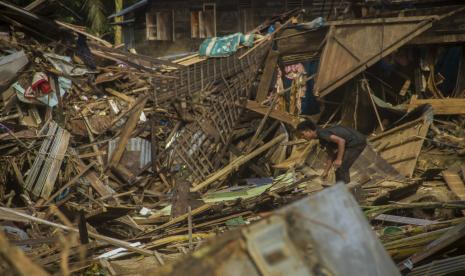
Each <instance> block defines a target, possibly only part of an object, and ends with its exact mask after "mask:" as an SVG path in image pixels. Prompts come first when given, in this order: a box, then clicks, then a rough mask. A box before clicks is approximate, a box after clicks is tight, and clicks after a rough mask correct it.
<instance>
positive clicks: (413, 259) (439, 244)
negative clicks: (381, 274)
mask: <svg viewBox="0 0 465 276" xmlns="http://www.w3.org/2000/svg"><path fill="white" fill-rule="evenodd" d="M464 236H465V223H462V224H459V225H457V226H454V227H452V228H451V229H449V230H448V231H447V232H445V233H444V234H443V235H442V236H440V237H439V238H438V239H436V240H434V241H433V242H431V243H430V244H428V245H427V246H425V247H424V248H423V249H422V250H420V251H419V252H417V253H415V254H413V255H412V256H410V257H409V258H407V259H406V260H404V261H402V262H401V263H399V264H398V265H397V267H398V268H399V270H400V271H403V270H405V269H407V268H408V269H410V270H411V269H412V268H413V266H414V265H415V264H416V263H418V262H420V261H422V260H424V259H426V258H428V257H429V256H431V255H433V254H435V253H437V252H438V251H439V250H441V249H444V248H446V247H447V246H449V245H451V244H453V243H454V242H456V241H457V240H459V239H460V238H463V237H464Z"/></svg>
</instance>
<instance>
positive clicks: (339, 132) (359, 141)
mask: <svg viewBox="0 0 465 276" xmlns="http://www.w3.org/2000/svg"><path fill="white" fill-rule="evenodd" d="M316 135H317V137H318V140H319V141H320V145H321V146H322V147H324V148H327V149H331V150H336V149H337V144H336V143H334V142H332V141H331V139H329V137H330V136H331V135H335V136H338V137H341V138H342V139H344V140H345V141H346V148H354V147H357V146H362V145H363V146H364V145H365V144H366V137H365V135H363V134H361V133H360V132H358V131H356V130H355V129H353V128H350V127H344V126H334V127H328V128H319V129H317V130H316Z"/></svg>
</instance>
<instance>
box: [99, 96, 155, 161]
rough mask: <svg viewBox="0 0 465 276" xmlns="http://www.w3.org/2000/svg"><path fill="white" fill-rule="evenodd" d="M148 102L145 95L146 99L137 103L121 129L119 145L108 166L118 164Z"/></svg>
mask: <svg viewBox="0 0 465 276" xmlns="http://www.w3.org/2000/svg"><path fill="white" fill-rule="evenodd" d="M146 102H147V97H145V99H143V100H142V102H140V103H139V104H138V105H137V107H135V109H134V111H133V112H132V114H131V115H130V116H129V118H128V120H127V121H126V124H125V125H124V127H123V128H122V129H121V132H120V137H119V140H118V145H117V146H116V149H115V151H114V152H113V154H112V155H111V158H110V161H109V163H108V167H112V166H116V165H117V164H118V163H119V161H120V160H121V157H123V153H124V151H125V149H126V144H127V142H128V140H129V138H131V135H132V131H133V130H134V129H135V128H136V126H137V123H138V122H139V118H140V114H141V113H142V110H143V109H144V106H145V103H146Z"/></svg>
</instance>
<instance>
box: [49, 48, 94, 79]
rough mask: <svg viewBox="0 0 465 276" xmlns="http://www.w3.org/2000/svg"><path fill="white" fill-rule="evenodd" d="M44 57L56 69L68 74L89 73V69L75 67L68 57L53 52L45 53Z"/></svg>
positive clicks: (79, 74)
mask: <svg viewBox="0 0 465 276" xmlns="http://www.w3.org/2000/svg"><path fill="white" fill-rule="evenodd" d="M44 57H45V58H46V59H47V60H48V61H49V62H50V63H51V64H52V65H53V67H55V69H57V70H58V71H60V72H62V73H64V74H66V75H69V76H82V75H85V74H87V73H89V70H87V69H85V68H81V67H77V66H76V65H75V64H73V62H72V60H71V58H70V57H66V56H60V55H57V54H53V53H46V54H44Z"/></svg>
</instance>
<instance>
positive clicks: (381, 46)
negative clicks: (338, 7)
mask: <svg viewBox="0 0 465 276" xmlns="http://www.w3.org/2000/svg"><path fill="white" fill-rule="evenodd" d="M435 19H437V17H436V16H423V17H398V18H383V19H363V20H345V21H337V22H330V23H329V24H330V25H331V27H330V30H329V32H328V34H327V37H326V45H325V47H324V49H323V53H322V55H321V59H320V61H321V62H320V65H319V69H318V75H317V77H316V79H315V88H314V89H315V94H316V95H319V96H320V97H323V96H325V95H327V94H329V93H330V92H332V91H333V90H334V89H336V88H338V87H339V86H341V85H342V84H344V83H345V82H347V81H348V80H350V79H352V78H353V77H354V76H356V75H357V74H359V73H361V72H363V71H364V70H365V69H366V68H368V67H370V66H372V65H373V64H375V63H376V62H377V61H379V60H380V59H382V58H383V57H385V56H388V55H389V54H391V53H392V52H394V51H395V50H396V49H398V48H399V47H401V46H402V45H404V44H405V43H407V42H408V41H410V40H411V39H413V38H414V37H416V36H418V35H419V34H421V33H423V32H424V31H426V30H428V29H429V28H430V27H431V26H432V25H433V21H434V20H435Z"/></svg>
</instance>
